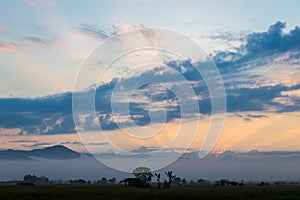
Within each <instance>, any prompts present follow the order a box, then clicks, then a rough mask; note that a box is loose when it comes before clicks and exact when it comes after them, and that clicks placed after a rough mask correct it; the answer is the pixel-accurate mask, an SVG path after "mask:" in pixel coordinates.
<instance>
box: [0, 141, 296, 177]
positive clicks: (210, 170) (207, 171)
mask: <svg viewBox="0 0 300 200" xmlns="http://www.w3.org/2000/svg"><path fill="white" fill-rule="evenodd" d="M140 149H142V150H143V152H142V153H138V154H136V156H138V157H139V158H141V157H143V156H144V159H149V156H146V155H147V151H148V149H147V148H146V147H142V148H140ZM7 152H9V153H8V154H6V153H7ZM135 152H136V151H135ZM174 153H175V152H174V151H173V152H172V151H170V152H168V153H166V154H165V156H167V155H168V154H170V155H171V154H174ZM25 155H26V156H25ZM100 156H103V157H106V158H107V159H115V160H117V161H120V165H122V163H123V162H126V159H127V158H130V159H132V158H134V156H130V157H129V156H128V155H120V154H116V153H113V152H108V153H102V154H101V155H100ZM0 166H1V170H0V180H12V179H21V178H22V177H23V176H24V174H28V173H32V174H36V175H44V176H48V177H50V178H51V179H73V178H84V179H87V180H95V179H98V178H101V177H104V176H105V177H116V178H117V179H121V178H124V177H127V176H131V175H130V174H127V173H124V172H120V171H117V170H114V169H111V168H109V167H107V166H105V165H103V164H102V163H100V162H99V161H97V160H96V159H94V158H93V157H92V156H90V155H88V154H79V153H77V152H74V151H72V150H70V149H67V148H66V147H63V146H53V147H49V148H45V149H40V150H32V151H14V150H9V151H6V150H4V151H0ZM299 166H300V152H298V151H293V152H288V151H270V152H260V151H255V150H254V151H250V152H247V153H235V152H233V151H225V152H223V153H222V154H209V155H208V156H207V157H206V158H204V159H198V152H191V153H185V154H183V155H182V156H181V157H180V159H178V160H177V161H176V162H174V163H173V164H171V165H170V166H167V167H166V168H164V169H161V170H158V171H159V172H161V173H163V172H164V171H166V170H173V171H174V172H175V174H176V175H178V176H179V177H184V178H187V179H189V180H192V179H193V180H194V179H195V180H197V179H198V178H205V179H209V180H218V179H220V178H229V179H231V180H253V181H266V180H270V181H275V180H287V181H299V177H297V174H299V172H300V171H299Z"/></svg>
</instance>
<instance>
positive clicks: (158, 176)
mask: <svg viewBox="0 0 300 200" xmlns="http://www.w3.org/2000/svg"><path fill="white" fill-rule="evenodd" d="M155 176H156V181H157V184H158V189H160V186H161V182H160V174H157V173H155Z"/></svg>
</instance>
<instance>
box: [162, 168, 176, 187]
mask: <svg viewBox="0 0 300 200" xmlns="http://www.w3.org/2000/svg"><path fill="white" fill-rule="evenodd" d="M165 174H166V175H167V177H168V181H166V180H165V181H164V188H170V186H171V183H172V182H173V180H174V178H175V177H176V176H175V175H173V172H172V171H168V172H165Z"/></svg>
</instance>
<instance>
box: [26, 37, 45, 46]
mask: <svg viewBox="0 0 300 200" xmlns="http://www.w3.org/2000/svg"><path fill="white" fill-rule="evenodd" d="M23 40H24V41H25V42H30V43H34V44H39V45H48V41H47V40H45V39H42V38H40V37H35V36H26V37H24V38H23Z"/></svg>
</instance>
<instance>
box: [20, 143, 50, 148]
mask: <svg viewBox="0 0 300 200" xmlns="http://www.w3.org/2000/svg"><path fill="white" fill-rule="evenodd" d="M49 145H52V143H49V142H38V143H35V144H32V145H27V144H23V145H22V146H23V147H26V148H37V147H45V146H49Z"/></svg>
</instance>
